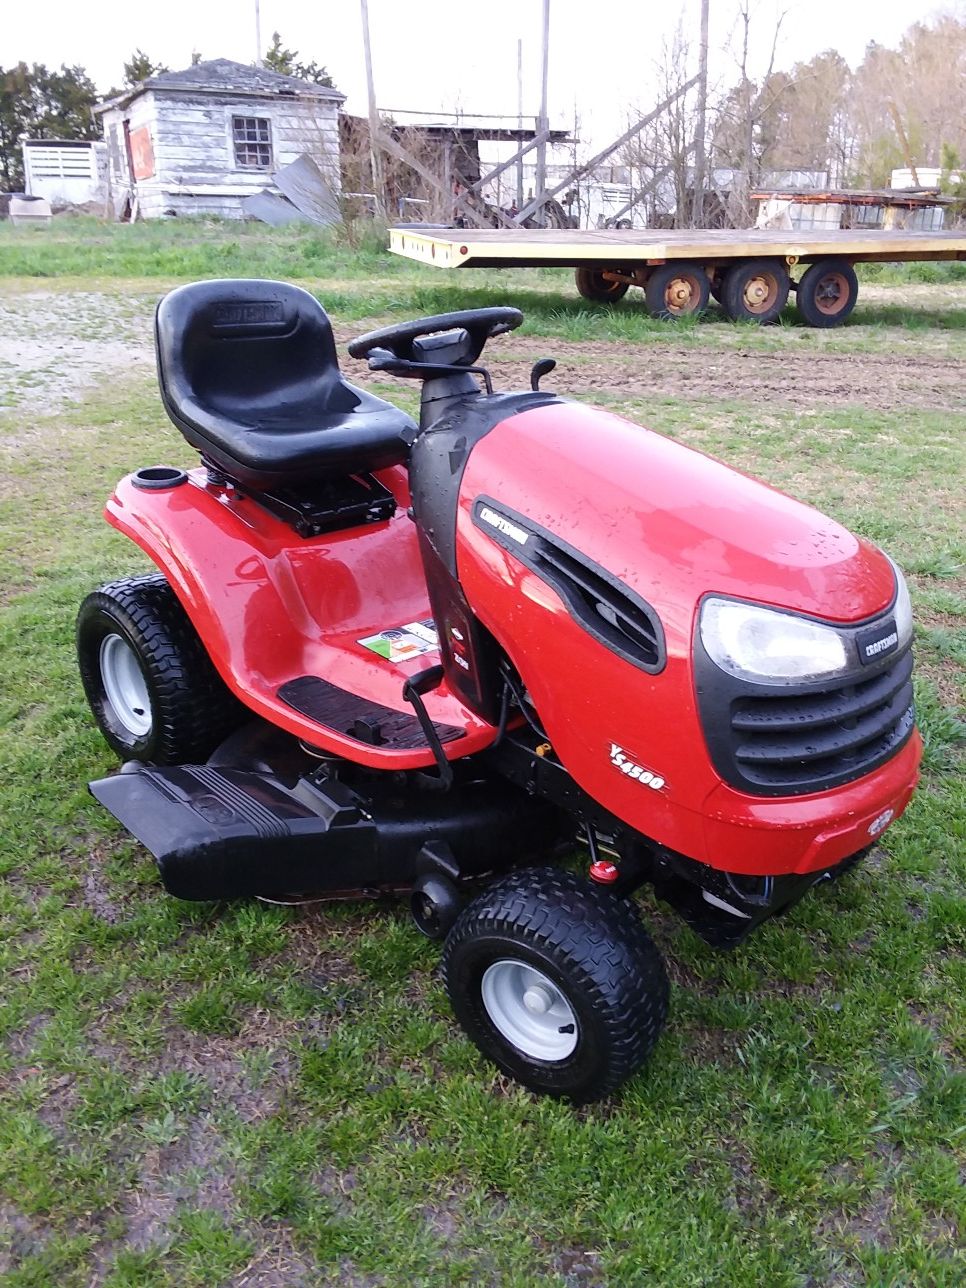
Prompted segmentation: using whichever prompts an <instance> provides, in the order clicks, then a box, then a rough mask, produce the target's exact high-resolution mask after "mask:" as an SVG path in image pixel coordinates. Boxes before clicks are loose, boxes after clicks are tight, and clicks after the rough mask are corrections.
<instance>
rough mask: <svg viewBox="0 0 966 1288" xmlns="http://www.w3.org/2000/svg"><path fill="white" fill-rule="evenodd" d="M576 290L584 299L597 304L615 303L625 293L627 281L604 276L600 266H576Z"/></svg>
mask: <svg viewBox="0 0 966 1288" xmlns="http://www.w3.org/2000/svg"><path fill="white" fill-rule="evenodd" d="M574 278H575V280H576V282H577V290H578V292H579V293H580V294H581V295H582V296H583V297H584V299H585V300H593V301H594V302H595V303H597V304H602V303H603V304H616V303H617V301H618V300H622V299H623V298H624V296H625V295H626V294H627V285H628V284H627V282H618V281H616V280H615V279H613V278H609V277H605V276H604V270H603V269H601V268H578V269H577V271H576V272H575V273H574Z"/></svg>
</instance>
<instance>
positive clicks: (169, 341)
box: [155, 278, 341, 423]
mask: <svg viewBox="0 0 966 1288" xmlns="http://www.w3.org/2000/svg"><path fill="white" fill-rule="evenodd" d="M155 339H156V343H157V357H158V381H159V383H160V386H161V396H162V398H163V400H164V403H165V407H166V409H167V411H168V413H169V415H172V418H173V419H174V420H175V423H178V420H179V419H180V418H181V413H182V410H183V409H184V408H186V407H187V406H188V405H189V404H194V405H199V404H200V405H201V406H202V407H207V408H209V409H211V410H213V411H217V412H219V413H220V414H222V415H226V416H232V417H236V418H237V419H238V420H239V421H241V422H243V423H244V422H245V421H247V420H248V419H249V418H250V416H251V414H252V412H253V411H256V410H257V409H258V408H259V407H265V406H276V407H277V406H279V404H280V403H281V404H283V405H284V403H286V402H288V401H291V400H294V401H298V402H301V401H303V400H305V399H306V398H313V399H321V400H325V395H326V393H329V394H330V395H331V393H333V392H335V387H336V386H339V385H340V384H341V380H340V375H339V359H338V356H337V354H336V349H335V340H334V338H333V335H332V327H331V325H330V323H329V319H328V316H327V315H326V312H325V309H323V307H322V305H321V304H320V303H319V302H318V300H317V299H316V298H315V297H314V296H313V295H310V294H309V292H308V291H305V290H302V288H301V287H299V286H291V285H289V284H288V283H287V282H270V281H260V280H255V279H248V278H224V279H217V280H215V281H207V282H192V283H191V284H190V285H188V286H181V287H178V288H177V289H176V290H174V291H171V292H170V293H169V294H168V295H166V296H165V297H164V299H163V300H162V301H161V303H160V304H159V305H158V310H157V314H156V317H155Z"/></svg>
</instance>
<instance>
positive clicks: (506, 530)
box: [476, 505, 530, 546]
mask: <svg viewBox="0 0 966 1288" xmlns="http://www.w3.org/2000/svg"><path fill="white" fill-rule="evenodd" d="M476 512H477V514H478V515H479V516H480V518H481V519H482V520H483V522H484V523H488V524H489V525H490V527H491V528H496V530H497V532H502V533H503V535H504V536H505V537H509V538H510V540H511V541H515V542H516V543H517V544H518V545H521V546H525V545H526V544H527V541H528V539H529V537H530V534H529V532H524V530H523V528H521V527H520V526H519V525H518V524H516V523H511V521H510V520H509V519H508V518H507V517H506V515H503V514H498V513H497V511H496V510H491V509H490V507H489V506H488V505H479V506H478V507H477V511H476Z"/></svg>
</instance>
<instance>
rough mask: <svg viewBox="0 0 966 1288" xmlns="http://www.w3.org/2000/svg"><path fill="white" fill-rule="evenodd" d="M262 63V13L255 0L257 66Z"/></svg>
mask: <svg viewBox="0 0 966 1288" xmlns="http://www.w3.org/2000/svg"><path fill="white" fill-rule="evenodd" d="M261 65H262V15H261V11H260V9H259V7H258V0H255V66H256V67H261Z"/></svg>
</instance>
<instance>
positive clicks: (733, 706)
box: [698, 645, 915, 796]
mask: <svg viewBox="0 0 966 1288" xmlns="http://www.w3.org/2000/svg"><path fill="white" fill-rule="evenodd" d="M709 668H712V669H713V670H714V671H715V672H716V675H715V676H714V677H712V676H711V674H710V671H709ZM699 671H700V673H701V678H702V679H703V680H704V683H700V682H699V693H698V697H699V706H700V709H701V715H702V720H703V723H704V728H705V736H706V738H707V741H708V745H709V749H710V750H711V755H712V760H713V761H714V764H715V767H716V768H717V770H718V772H719V773H720V774H721V776H722V778H724V779H725V781H726V782H729V783H731V784H732V785H733V786H735V787H739V788H742V789H743V790H745V791H749V792H753V793H755V794H757V795H765V796H776V795H789V796H794V795H803V794H805V793H806V792H819V791H825V790H827V789H828V788H831V787H837V786H839V785H840V784H842V783H847V782H851V781H852V780H853V779H856V778H861V777H862V775H863V774H867V773H869V772H870V771H871V770H873V769H875V768H877V766H879V765H881V764H882V763H883V762H884V761H886V760H888V759H889V757H890V756H893V755H894V754H895V753H896V752H897V751H898V750H899V748H900V747H901V746H902V745H903V743H904V742H905V741H906V740H907V739H908V738H909V736H910V734H911V733H912V729H913V725H914V721H915V708H914V705H913V693H912V650H911V646H910V645H907V646H906V647H905V649H904V650H902V652H900V653H894V654H893V655H892V656H891V657H890V658H889V659H888V662H887V663H886V664H885V665H883V666H880V667H877V668H876V671H875V674H874V675H868V674H867V672H863V673H860V674H852V675H850V676H848V677H845V678H842V679H839V680H836V681H835V682H834V683H831V684H828V683H826V684H824V685H822V686H821V687H816V686H815V685H811V686H805V685H802V686H801V687H800V688H798V689H797V690H796V691H794V692H789V690H788V689H787V688H774V689H771V690H768V689H765V688H764V686H761V685H753V684H746V683H742V682H741V681H738V680H733V679H731V678H730V677H727V676H724V675H723V673H722V672H720V671H718V670H717V668H716V667H714V664H713V663H711V662H710V660H709V659H705V665H704V666H701V667H699Z"/></svg>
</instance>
